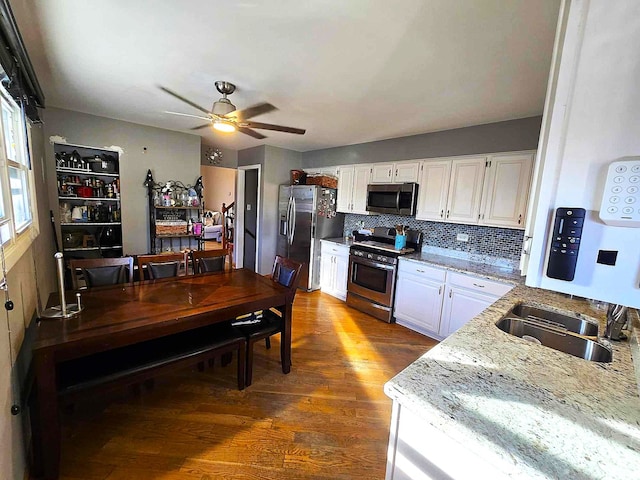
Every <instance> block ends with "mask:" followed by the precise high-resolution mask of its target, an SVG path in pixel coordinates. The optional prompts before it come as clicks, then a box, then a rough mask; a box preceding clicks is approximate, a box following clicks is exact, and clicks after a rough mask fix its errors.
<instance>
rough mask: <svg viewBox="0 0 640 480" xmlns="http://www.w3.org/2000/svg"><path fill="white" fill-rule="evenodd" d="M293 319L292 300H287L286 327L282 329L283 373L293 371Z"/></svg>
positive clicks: (285, 309) (281, 355) (281, 353)
mask: <svg viewBox="0 0 640 480" xmlns="http://www.w3.org/2000/svg"><path fill="white" fill-rule="evenodd" d="M291 319H292V304H291V302H290V301H287V304H286V305H285V308H284V319H283V320H284V327H283V330H282V339H281V341H280V357H281V361H282V373H289V372H290V371H291Z"/></svg>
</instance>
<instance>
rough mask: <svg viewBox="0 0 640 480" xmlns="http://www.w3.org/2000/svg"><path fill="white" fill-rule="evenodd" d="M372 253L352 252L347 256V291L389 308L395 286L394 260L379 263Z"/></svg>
mask: <svg viewBox="0 0 640 480" xmlns="http://www.w3.org/2000/svg"><path fill="white" fill-rule="evenodd" d="M375 257H383V256H382V255H376V254H374V253H367V252H363V251H360V250H354V251H353V252H352V253H351V255H349V279H348V283H347V290H348V291H349V292H352V293H355V294H356V295H360V296H362V297H365V298H367V299H369V300H373V301H374V302H377V303H379V304H381V305H383V306H387V307H391V302H392V300H393V288H394V287H395V284H396V262H397V260H396V259H395V258H391V259H388V260H387V258H388V257H384V258H385V260H384V261H380V260H379V259H376V258H375ZM389 261H391V263H389Z"/></svg>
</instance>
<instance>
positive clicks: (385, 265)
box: [351, 257, 396, 270]
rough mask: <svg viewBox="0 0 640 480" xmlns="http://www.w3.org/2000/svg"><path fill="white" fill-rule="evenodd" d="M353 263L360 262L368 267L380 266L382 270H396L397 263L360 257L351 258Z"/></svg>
mask: <svg viewBox="0 0 640 480" xmlns="http://www.w3.org/2000/svg"><path fill="white" fill-rule="evenodd" d="M351 262H352V263H358V264H360V265H365V266H367V267H373V268H379V269H381V270H395V268H396V266H395V265H389V264H388V263H379V262H375V261H373V260H365V259H361V258H358V257H355V258H352V259H351Z"/></svg>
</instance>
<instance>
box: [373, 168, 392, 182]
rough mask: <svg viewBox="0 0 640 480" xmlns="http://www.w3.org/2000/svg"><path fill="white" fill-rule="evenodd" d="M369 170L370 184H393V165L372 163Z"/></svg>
mask: <svg viewBox="0 0 640 480" xmlns="http://www.w3.org/2000/svg"><path fill="white" fill-rule="evenodd" d="M371 168H372V173H371V183H391V182H393V163H374V164H373V165H372V166H371Z"/></svg>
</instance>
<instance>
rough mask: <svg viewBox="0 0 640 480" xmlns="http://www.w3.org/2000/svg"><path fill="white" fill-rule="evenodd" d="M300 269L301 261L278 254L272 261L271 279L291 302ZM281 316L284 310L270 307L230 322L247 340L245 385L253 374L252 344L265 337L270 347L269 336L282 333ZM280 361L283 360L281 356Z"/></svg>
mask: <svg viewBox="0 0 640 480" xmlns="http://www.w3.org/2000/svg"><path fill="white" fill-rule="evenodd" d="M301 270H302V264H301V263H298V262H295V261H293V260H291V259H288V258H284V257H281V256H280V255H277V256H276V258H275V261H274V262H273V270H272V271H271V280H272V281H274V282H277V283H279V284H280V285H283V286H285V287H287V288H288V297H289V299H290V301H291V302H293V299H294V298H295V295H296V291H297V290H298V284H299V283H300V271H301ZM283 316H284V312H282V311H281V310H279V309H277V308H272V309H269V310H262V311H261V312H255V313H253V314H251V315H249V316H244V317H240V318H237V319H236V320H235V321H233V322H232V325H233V326H234V327H236V328H238V329H239V330H240V331H241V332H242V333H243V334H244V336H245V338H246V340H247V361H246V372H247V377H246V381H245V384H246V386H249V385H251V381H252V376H253V346H254V344H255V343H256V342H259V341H260V340H262V339H265V343H266V348H267V349H269V348H271V340H270V337H271V336H273V335H276V334H278V333H282V330H283V327H284V320H283ZM281 361H283V359H282V358H281Z"/></svg>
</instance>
